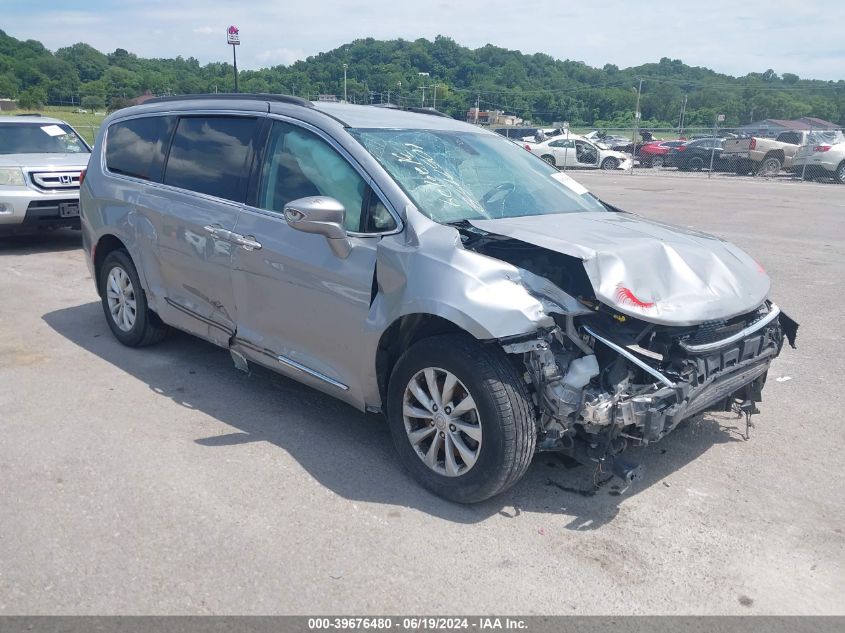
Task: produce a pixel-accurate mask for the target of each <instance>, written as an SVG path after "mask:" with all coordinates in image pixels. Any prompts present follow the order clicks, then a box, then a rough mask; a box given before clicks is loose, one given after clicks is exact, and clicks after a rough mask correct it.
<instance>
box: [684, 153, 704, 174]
mask: <svg viewBox="0 0 845 633" xmlns="http://www.w3.org/2000/svg"><path fill="white" fill-rule="evenodd" d="M687 169H688V170H690V171H701V170H702V169H704V159H703V158H701V157H700V156H693V157H692V158H690V159H689V161H688V162H687Z"/></svg>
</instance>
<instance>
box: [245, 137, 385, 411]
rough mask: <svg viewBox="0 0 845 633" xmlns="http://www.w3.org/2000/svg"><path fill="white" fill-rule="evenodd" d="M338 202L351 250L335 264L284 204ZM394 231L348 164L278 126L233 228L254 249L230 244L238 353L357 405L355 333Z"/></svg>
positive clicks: (319, 141) (321, 143) (320, 141)
mask: <svg viewBox="0 0 845 633" xmlns="http://www.w3.org/2000/svg"><path fill="white" fill-rule="evenodd" d="M318 195H319V196H327V197H331V198H335V199H337V200H339V201H340V202H341V203H342V204H343V206H344V208H345V210H346V220H345V225H346V229H347V231H349V232H350V233H354V235H352V236H350V237H349V240H350V244H351V245H352V249H351V252H350V253H349V255H348V257H346V258H341V257H338V256H337V255H335V254H334V253H333V252H332V250H331V249H330V248H329V244H328V242H327V241H326V239H325V238H324V237H323V236H321V235H315V234H309V233H303V232H301V231H297V230H295V229H293V228H291V227H290V226H289V225H288V224H287V222H286V221H285V219H284V215H283V211H284V207H285V205H286V204H287V203H289V202H291V201H292V200H296V199H298V198H303V197H306V196H318ZM391 223H393V224H392V226H393V228H395V222H394V221H393V218H392V217H391V216H390V214H389V213H388V212H387V209H386V208H385V207H384V205H383V203H382V202H381V200H380V199H379V198H378V197H377V196H376V195H375V192H374V191H373V190H372V188H371V187H370V186H369V185H368V184H367V182H366V180H365V179H364V178H363V177H362V175H361V173H359V171H358V170H357V169H356V168H355V167H353V165H352V164H351V162H350V159H349V158H348V157H347V156H346V155H345V154H344V153H342V152H341V151H339V150H338V149H336V148H335V147H333V146H332V145H331V144H330V143H329V142H328V141H327V140H326V139H324V138H322V137H321V136H320V135H318V134H317V133H316V132H315V131H311V130H308V129H305V128H303V127H300V126H298V125H295V124H292V123H288V122H284V121H274V122H273V125H272V127H271V129H270V133H269V137H268V139H267V142H266V144H265V151H264V157H263V159H262V164H261V166H260V176H259V178H258V181H257V187H256V193H255V199H254V200H252V201H251V204H250V205H248V206H247V207H246V209H245V210H244V211H243V212H242V213H241V215H240V216H239V218H238V223H237V227H236V229H235V230H236V232H237V233H238V234H239V235H244V236H248V237H249V238H251V239H254V240H255V242H256V243H257V244H260V248H253V249H248V248H236V249H235V250H234V252H233V269H232V270H233V273H232V274H233V281H234V289H235V303H236V305H237V340H236V342H237V346H238V351H240V352H241V353H243V354H244V355H246V356H247V357H249V358H251V359H252V360H254V361H256V362H259V363H262V364H264V365H268V366H270V367H272V368H275V369H278V370H280V371H282V372H284V373H288V374H290V375H292V376H294V377H296V378H298V379H301V380H304V381H305V382H308V383H309V384H312V385H314V386H316V387H318V388H321V389H324V390H327V391H330V392H333V393H335V394H336V395H338V396H340V397H345V398H347V399H355V398H356V397H357V395H358V393H359V392H360V388H359V386H358V383H357V378H356V376H357V375H358V373H359V371H360V367H361V356H360V354H361V344H362V338H361V331H362V328H363V325H364V322H365V321H366V319H367V315H368V313H369V309H370V303H371V300H372V293H373V277H374V273H375V262H376V247H377V245H378V242H379V239H380V237H379V232H383V231H385V230H388V229H389V228H390V227H391Z"/></svg>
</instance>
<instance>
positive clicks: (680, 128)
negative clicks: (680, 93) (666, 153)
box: [678, 95, 687, 136]
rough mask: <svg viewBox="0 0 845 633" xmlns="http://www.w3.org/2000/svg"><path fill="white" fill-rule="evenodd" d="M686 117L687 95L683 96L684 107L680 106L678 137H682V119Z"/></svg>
mask: <svg viewBox="0 0 845 633" xmlns="http://www.w3.org/2000/svg"><path fill="white" fill-rule="evenodd" d="M686 116H687V95H684V105H682V106H681V117H680V118H679V119H678V136H683V135H684V119H685V118H686Z"/></svg>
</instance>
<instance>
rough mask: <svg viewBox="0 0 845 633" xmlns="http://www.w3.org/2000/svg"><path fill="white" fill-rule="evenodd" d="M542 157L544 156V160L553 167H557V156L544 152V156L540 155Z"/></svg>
mask: <svg viewBox="0 0 845 633" xmlns="http://www.w3.org/2000/svg"><path fill="white" fill-rule="evenodd" d="M540 158H542V159H543V160H544V161H546V162H547V163H548V164H549V165H551V166H552V167H557V162H556V161H555V157H554V156H552V155H551V154H543V155H542V156H540Z"/></svg>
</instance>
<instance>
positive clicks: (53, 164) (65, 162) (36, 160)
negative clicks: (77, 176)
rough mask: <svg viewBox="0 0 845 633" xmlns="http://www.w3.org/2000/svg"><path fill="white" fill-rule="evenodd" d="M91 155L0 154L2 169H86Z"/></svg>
mask: <svg viewBox="0 0 845 633" xmlns="http://www.w3.org/2000/svg"><path fill="white" fill-rule="evenodd" d="M90 156H91V154H88V153H85V154H83V153H78V154H70V153H68V154H0V167H24V168H31V167H38V168H56V169H73V168H79V169H85V167H86V166H87V165H88V159H89V158H90Z"/></svg>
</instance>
